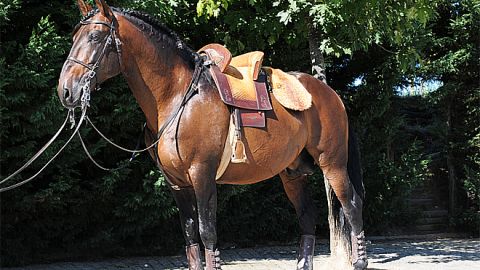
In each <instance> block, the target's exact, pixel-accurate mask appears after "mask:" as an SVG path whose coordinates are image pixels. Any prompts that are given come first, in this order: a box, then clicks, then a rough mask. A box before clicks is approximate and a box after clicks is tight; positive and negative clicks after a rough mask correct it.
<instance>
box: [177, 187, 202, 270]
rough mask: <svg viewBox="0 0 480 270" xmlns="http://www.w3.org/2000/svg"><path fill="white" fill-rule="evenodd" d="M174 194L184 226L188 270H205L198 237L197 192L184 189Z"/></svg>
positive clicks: (191, 189)
mask: <svg viewBox="0 0 480 270" xmlns="http://www.w3.org/2000/svg"><path fill="white" fill-rule="evenodd" d="M172 193H173V197H174V198H175V202H176V203H177V207H178V209H179V213H180V223H181V224H182V230H183V236H184V238H185V242H186V244H187V245H186V248H185V252H186V254H187V261H188V269H189V270H203V266H202V260H201V256H200V246H199V237H198V216H197V211H196V208H197V201H196V199H195V192H194V190H193V188H183V189H181V190H172Z"/></svg>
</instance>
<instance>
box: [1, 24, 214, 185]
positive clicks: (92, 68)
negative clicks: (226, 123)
mask: <svg viewBox="0 0 480 270" xmlns="http://www.w3.org/2000/svg"><path fill="white" fill-rule="evenodd" d="M111 20H112V21H111V23H107V22H105V21H88V20H85V21H81V22H80V23H79V25H78V26H77V27H76V31H78V27H81V26H82V25H87V24H100V25H104V26H106V27H108V28H109V29H110V31H109V34H108V36H107V37H106V38H105V43H104V45H103V49H102V51H101V53H100V55H99V56H98V58H97V60H96V61H95V63H94V64H93V65H92V64H88V63H85V62H83V61H80V60H78V59H75V58H73V57H68V58H67V61H71V62H73V63H76V64H79V65H81V66H83V67H85V68H86V69H88V72H87V73H85V74H84V75H83V76H84V77H85V80H84V82H85V83H84V85H83V86H82V96H81V110H82V115H81V117H80V120H79V122H78V125H76V124H75V115H74V113H75V108H70V109H69V112H68V114H67V118H66V119H65V121H64V123H63V125H62V126H61V127H60V129H59V130H58V132H57V133H56V134H55V135H54V136H53V137H52V138H51V139H50V141H48V142H47V143H46V144H45V145H44V146H43V147H42V149H40V151H38V152H37V153H36V154H35V155H34V156H33V157H32V158H30V160H28V161H27V162H26V163H25V164H24V165H23V166H22V167H21V168H19V169H18V170H16V171H15V172H14V173H13V174H11V175H9V176H8V177H6V178H4V179H2V180H0V185H1V184H3V183H5V182H7V181H9V180H10V179H12V178H13V177H14V176H15V175H17V174H19V173H20V172H21V171H23V170H25V169H26V168H27V167H29V166H30V165H31V164H32V163H33V161H35V160H36V159H37V158H38V157H39V156H40V155H41V154H42V153H43V152H44V151H45V150H46V149H47V148H48V147H49V146H50V145H51V144H52V143H53V141H54V140H55V139H56V138H57V137H58V136H59V135H60V133H61V131H62V130H63V128H64V127H65V125H66V123H67V120H68V119H70V122H71V124H72V127H71V128H73V127H75V130H74V132H73V134H72V135H71V136H70V138H69V139H68V140H67V142H66V143H65V144H64V145H63V146H62V147H61V148H60V150H58V152H57V153H56V154H55V155H54V156H53V157H52V158H51V159H50V160H49V161H48V162H47V163H46V164H45V165H44V166H43V167H42V168H41V169H40V170H39V171H38V172H37V173H36V174H35V175H33V176H32V177H30V178H28V179H26V180H23V181H21V182H19V183H16V184H13V185H10V186H7V187H4V188H1V187H0V193H2V192H4V191H7V190H10V189H14V188H16V187H19V186H22V185H24V184H26V183H28V182H30V181H32V180H33V179H34V178H35V177H36V176H38V175H39V174H40V173H41V172H42V171H43V170H44V169H45V168H46V167H47V166H48V165H49V164H50V163H51V162H52V161H53V160H54V159H55V158H56V157H57V156H58V155H59V154H60V153H61V152H62V150H63V149H64V148H65V147H66V146H67V145H68V144H69V143H70V141H71V140H72V139H73V137H74V136H75V134H77V135H78V136H79V138H80V142H81V144H82V147H83V148H84V150H85V152H86V154H87V156H88V157H89V158H90V159H91V160H92V162H93V163H94V164H95V165H97V166H98V167H99V168H100V169H103V170H107V171H110V170H117V169H119V168H117V169H107V168H104V167H102V166H100V165H99V164H98V163H97V162H96V161H95V160H94V159H93V158H92V156H91V155H90V153H89V152H88V150H87V148H86V146H85V144H84V142H83V140H82V138H81V135H80V132H79V129H80V126H81V125H82V123H83V121H84V120H87V121H88V123H90V124H91V125H92V127H93V128H94V129H95V130H96V131H97V132H98V133H99V134H100V135H101V136H102V137H103V138H104V139H105V140H106V141H107V142H109V143H110V144H112V145H113V146H115V147H117V148H119V149H121V150H123V151H126V152H131V153H133V154H137V153H141V152H145V151H147V150H149V149H151V148H152V147H154V146H157V147H158V142H159V141H160V138H161V136H162V134H163V132H164V131H165V130H166V129H167V127H169V126H170V125H171V124H172V123H173V122H174V120H175V119H176V118H177V117H178V116H179V115H180V117H181V112H183V109H184V108H185V105H186V104H187V102H188V101H189V100H190V99H191V98H192V96H193V95H195V94H196V93H197V91H198V83H199V81H200V77H201V74H202V73H203V71H204V70H205V67H206V66H209V65H210V64H211V61H206V58H205V57H204V56H200V55H199V54H197V53H193V57H194V62H195V70H194V72H193V74H192V79H191V81H190V84H189V86H188V88H187V89H186V91H185V93H184V95H183V97H182V99H181V102H180V104H178V106H177V107H176V109H175V110H174V111H173V112H172V113H171V114H170V116H169V117H168V118H167V119H166V120H165V121H164V123H163V124H162V125H161V126H160V128H159V130H158V131H157V134H156V141H155V142H153V143H152V144H151V145H150V146H148V147H146V148H144V149H141V150H138V149H136V150H130V149H126V148H124V147H121V146H119V145H117V144H115V143H114V142H112V141H111V140H109V139H108V138H107V137H106V136H105V135H103V134H102V133H101V132H100V131H99V130H98V129H97V128H96V127H95V126H94V125H93V123H92V122H91V120H90V118H89V117H88V116H87V115H86V113H87V108H88V107H89V106H90V92H91V90H92V89H91V88H90V87H91V81H92V80H93V79H95V85H94V89H95V88H98V85H97V72H96V71H97V69H98V68H99V67H100V62H101V61H102V59H103V58H104V57H105V55H106V54H107V51H108V49H109V48H110V47H111V45H112V43H113V42H115V49H116V52H117V57H118V61H119V62H118V63H119V66H120V70H123V67H124V66H123V64H122V61H121V45H122V43H121V41H120V39H119V38H118V36H117V32H116V27H115V26H116V25H118V22H117V19H116V18H115V16H114V15H112V16H111ZM76 31H75V32H76ZM75 32H74V33H75ZM77 107H78V106H77ZM178 122H179V121H178ZM178 122H177V125H178ZM137 145H138V144H137ZM154 153H155V157H156V162H157V166H158V168H159V169H160V171H161V173H162V175H163V176H164V179H165V180H166V182H167V183H168V184H169V186H170V188H172V189H173V190H180V187H179V186H177V185H175V184H173V183H172V182H171V181H170V180H169V179H168V176H167V174H166V173H165V172H164V170H163V168H162V165H161V163H160V160H159V158H158V155H157V154H156V153H157V151H154ZM133 157H134V156H132V158H131V159H130V161H131V160H132V159H133Z"/></svg>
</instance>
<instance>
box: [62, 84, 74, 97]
mask: <svg viewBox="0 0 480 270" xmlns="http://www.w3.org/2000/svg"><path fill="white" fill-rule="evenodd" d="M71 97H72V95H71V93H70V90H69V89H68V88H66V87H65V86H64V87H63V99H64V100H66V101H71Z"/></svg>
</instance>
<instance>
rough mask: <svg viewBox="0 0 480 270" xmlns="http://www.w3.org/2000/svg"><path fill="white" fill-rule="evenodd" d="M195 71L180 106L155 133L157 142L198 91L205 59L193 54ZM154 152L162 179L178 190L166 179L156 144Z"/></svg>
mask: <svg viewBox="0 0 480 270" xmlns="http://www.w3.org/2000/svg"><path fill="white" fill-rule="evenodd" d="M194 57H195V60H194V61H195V70H194V71H193V74H192V80H191V81H190V84H189V86H188V88H187V91H186V92H185V95H184V96H183V98H182V101H181V102H180V105H179V106H178V107H177V109H176V110H175V111H174V112H173V113H172V114H170V116H169V117H168V118H167V120H165V122H164V123H163V125H162V127H160V129H159V130H158V132H157V141H158V140H160V137H161V136H162V135H163V132H164V131H165V130H166V129H167V127H169V126H170V124H171V123H172V121H173V120H174V119H175V118H177V116H178V115H179V114H180V112H181V111H182V110H183V109H184V108H185V105H186V104H187V102H188V101H189V100H190V99H191V98H192V97H193V95H194V94H195V93H196V92H197V91H198V81H199V80H200V75H201V74H202V72H203V70H204V61H205V58H204V57H202V56H200V55H198V54H195V55H194ZM179 123H180V119H179V120H178V121H177V125H178V124H179ZM154 152H155V158H156V163H157V167H158V169H159V170H160V172H161V173H162V175H163V177H164V178H165V181H166V182H167V183H168V184H169V185H170V187H171V188H172V189H173V190H180V189H181V188H182V187H179V186H178V185H174V184H173V183H172V181H170V179H168V176H167V174H166V173H165V171H164V169H163V167H162V163H161V162H160V158H159V157H158V144H157V151H154Z"/></svg>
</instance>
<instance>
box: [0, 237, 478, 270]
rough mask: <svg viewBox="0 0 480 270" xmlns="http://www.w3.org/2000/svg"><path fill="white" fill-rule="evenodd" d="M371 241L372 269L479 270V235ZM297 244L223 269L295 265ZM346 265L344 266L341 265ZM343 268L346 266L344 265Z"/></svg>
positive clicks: (157, 264) (323, 248)
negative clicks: (459, 237) (454, 237)
mask: <svg viewBox="0 0 480 270" xmlns="http://www.w3.org/2000/svg"><path fill="white" fill-rule="evenodd" d="M370 242H371V243H370V244H369V245H368V249H367V251H368V256H369V266H368V269H371V270H383V269H392V270H396V269H418V270H423V269H425V270H443V269H445V270H447V269H448V270H449V269H458V270H460V269H461V270H464V269H465V270H470V269H472V270H475V269H479V270H480V239H478V238H477V239H449V238H446V239H434V240H432V239H430V240H419V239H410V240H400V239H398V240H372V241H370ZM296 249H297V248H296V246H274V247H257V248H249V249H229V250H223V251H222V253H221V255H222V261H223V265H222V269H224V270H243V269H250V270H270V269H279V270H283V269H285V270H286V269H288V270H293V269H295V258H296ZM327 252H328V245H327V244H326V243H325V242H323V243H320V244H318V245H317V246H316V252H315V258H314V268H315V269H332V268H337V269H338V268H339V267H338V266H337V267H334V266H335V264H337V265H338V263H336V262H332V260H331V259H329V257H328V255H327ZM342 268H343V267H341V269H342ZM5 269H8V270H57V269H58V270H60V269H62V270H100V269H102V270H114V269H115V270H116V269H121V270H149V269H152V270H161V269H162V270H163V269H188V267H187V264H186V261H185V257H184V256H183V255H181V256H173V257H141V258H127V259H113V260H105V261H97V262H63V263H54V264H44V265H32V266H27V267H22V268H5ZM343 269H344V268H343Z"/></svg>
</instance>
